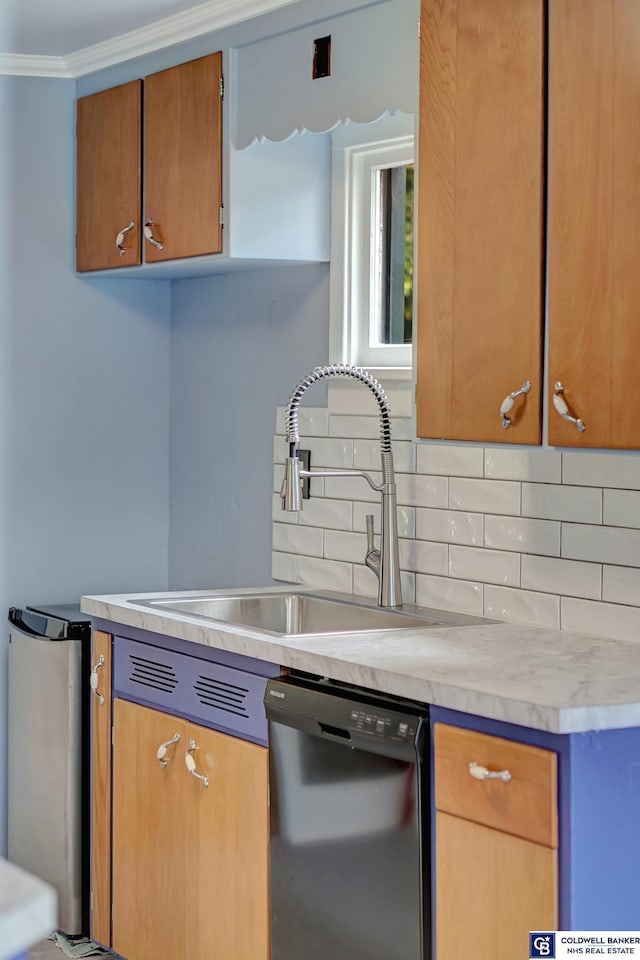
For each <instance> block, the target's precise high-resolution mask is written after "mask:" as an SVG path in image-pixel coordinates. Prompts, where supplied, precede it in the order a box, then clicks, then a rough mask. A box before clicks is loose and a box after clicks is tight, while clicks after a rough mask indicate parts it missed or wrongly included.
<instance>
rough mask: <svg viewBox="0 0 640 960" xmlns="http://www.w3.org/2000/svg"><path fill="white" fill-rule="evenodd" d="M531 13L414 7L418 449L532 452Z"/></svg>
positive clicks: (536, 152) (538, 323) (538, 357)
mask: <svg viewBox="0 0 640 960" xmlns="http://www.w3.org/2000/svg"><path fill="white" fill-rule="evenodd" d="M594 2H598V0H594ZM544 9H545V3H544V0H422V15H421V40H420V45H421V65H420V138H419V155H418V177H419V191H418V257H417V325H418V332H417V395H416V405H417V433H418V436H419V437H433V438H436V439H438V438H442V439H449V440H479V441H500V440H502V441H506V442H509V443H530V444H535V443H540V440H541V428H540V422H541V391H540V383H541V366H542V314H543V283H544V276H543V275H544V269H543V261H544V258H543V249H544V247H543V229H544V214H543V210H544V207H543V203H544V200H543V195H544V155H543V151H544V134H543V130H544V110H545V106H544V101H545V79H544V75H545V14H544ZM525 381H529V382H530V383H531V390H530V393H529V394H528V395H527V396H526V397H520V398H518V400H517V401H516V403H515V404H514V406H513V409H512V411H511V419H512V423H511V426H510V427H509V428H508V429H503V426H502V418H501V416H500V412H499V411H500V406H501V404H502V402H503V400H504V399H505V397H507V395H508V394H510V393H511V392H512V391H515V390H517V389H519V388H520V387H521V386H522V385H523V383H524V382H525Z"/></svg>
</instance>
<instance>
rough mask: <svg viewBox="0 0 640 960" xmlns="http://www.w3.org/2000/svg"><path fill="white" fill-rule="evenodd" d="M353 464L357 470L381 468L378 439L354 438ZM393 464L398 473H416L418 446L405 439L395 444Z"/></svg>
mask: <svg viewBox="0 0 640 960" xmlns="http://www.w3.org/2000/svg"><path fill="white" fill-rule="evenodd" d="M353 465H354V467H355V468H356V470H380V469H381V455H380V442H379V441H378V440H354V442H353ZM393 465H394V469H395V472H396V473H414V472H415V469H416V446H415V444H414V443H409V442H408V441H406V440H403V441H402V442H399V443H394V444H393Z"/></svg>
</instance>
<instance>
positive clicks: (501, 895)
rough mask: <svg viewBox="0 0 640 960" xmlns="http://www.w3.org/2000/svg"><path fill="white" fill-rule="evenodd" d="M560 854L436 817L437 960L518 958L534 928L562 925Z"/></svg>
mask: <svg viewBox="0 0 640 960" xmlns="http://www.w3.org/2000/svg"><path fill="white" fill-rule="evenodd" d="M557 885H558V882H557V851H556V850H552V849H550V848H549V847H543V846H541V845H540V844H537V843H532V842H531V841H530V840H522V839H521V838H520V837H514V836H511V835H510V834H506V833H501V832H500V831H498V830H492V829H490V828H489V827H485V826H482V825H480V824H477V823H472V822H470V821H468V820H463V819H462V818H460V817H454V816H451V815H450V814H448V813H441V812H440V811H438V812H437V814H436V940H437V946H436V956H437V958H438V960H461V958H462V957H470V956H473V958H474V960H513V958H514V957H524V956H526V955H527V946H528V942H529V930H557V928H558V907H557V902H558V892H557Z"/></svg>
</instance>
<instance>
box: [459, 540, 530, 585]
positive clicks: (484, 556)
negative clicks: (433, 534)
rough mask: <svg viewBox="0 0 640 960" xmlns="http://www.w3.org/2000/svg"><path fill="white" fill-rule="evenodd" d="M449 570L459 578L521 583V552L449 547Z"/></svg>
mask: <svg viewBox="0 0 640 960" xmlns="http://www.w3.org/2000/svg"><path fill="white" fill-rule="evenodd" d="M448 572H449V576H450V577H455V578H456V579H457V580H479V581H480V582H482V583H499V584H502V585H504V586H507V587H508V586H512V587H517V586H519V585H520V554H518V553H503V552H502V551H500V550H483V549H482V548H478V547H459V546H450V547H449V565H448Z"/></svg>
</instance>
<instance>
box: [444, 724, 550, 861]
mask: <svg viewBox="0 0 640 960" xmlns="http://www.w3.org/2000/svg"><path fill="white" fill-rule="evenodd" d="M434 758H435V762H434V771H435V773H434V775H435V804H436V808H437V809H438V810H441V811H443V812H445V813H450V814H453V815H454V816H457V817H462V818H464V819H465V820H471V821H474V822H475V823H480V824H484V825H486V826H488V827H493V828H495V829H496V830H501V831H502V832H504V833H511V834H514V835H515V836H518V837H523V838H524V839H525V840H532V841H534V842H535V843H540V844H543V845H544V846H547V847H551V848H555V847H557V846H558V810H557V807H558V798H557V795H558V789H557V760H558V758H557V755H556V754H555V753H554V752H553V751H551V750H543V749H541V748H540V747H531V746H529V745H527V744H523V743H514V742H513V741H511V740H503V739H501V738H500V737H493V736H488V735H486V734H482V733H477V732H476V731H474V730H464V729H461V728H459V727H452V726H448V725H446V724H443V723H436V724H434ZM489 774H501V776H500V777H495V776H490V775H489Z"/></svg>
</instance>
